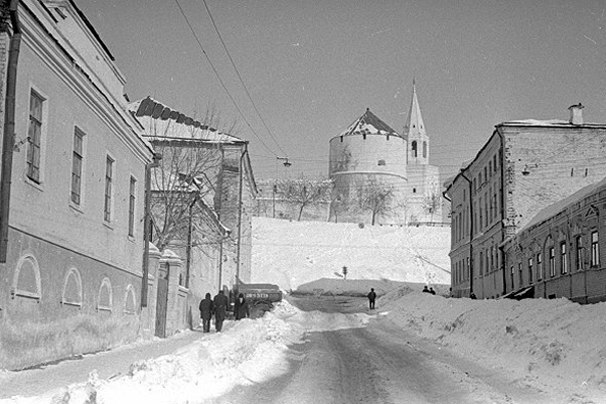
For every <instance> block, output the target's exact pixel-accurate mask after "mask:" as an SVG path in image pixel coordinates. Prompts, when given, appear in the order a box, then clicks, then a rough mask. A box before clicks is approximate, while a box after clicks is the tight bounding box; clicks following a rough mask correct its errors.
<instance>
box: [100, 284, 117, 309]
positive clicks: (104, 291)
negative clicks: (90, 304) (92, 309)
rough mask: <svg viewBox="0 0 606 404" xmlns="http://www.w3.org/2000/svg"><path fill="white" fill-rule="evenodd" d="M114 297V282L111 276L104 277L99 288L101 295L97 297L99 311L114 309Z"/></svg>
mask: <svg viewBox="0 0 606 404" xmlns="http://www.w3.org/2000/svg"><path fill="white" fill-rule="evenodd" d="M112 305H113V298H112V284H111V282H110V281H109V278H104V279H103V281H102V282H101V287H100V288H99V295H98V297H97V310H99V311H112Z"/></svg>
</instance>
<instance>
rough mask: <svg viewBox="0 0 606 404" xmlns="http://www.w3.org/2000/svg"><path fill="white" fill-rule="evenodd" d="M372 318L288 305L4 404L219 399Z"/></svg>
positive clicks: (276, 372) (278, 371) (281, 371)
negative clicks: (308, 344)
mask: <svg viewBox="0 0 606 404" xmlns="http://www.w3.org/2000/svg"><path fill="white" fill-rule="evenodd" d="M370 318H371V317H370V316H368V315H366V314H363V313H355V314H339V313H331V314H326V313H320V312H317V311H312V312H302V311H300V310H298V309H296V308H294V307H293V306H292V305H290V304H289V303H288V302H286V301H284V302H281V303H280V304H278V306H277V307H276V309H275V310H274V311H272V312H269V313H266V315H265V316H264V317H263V318H260V319H256V320H250V319H244V320H241V321H237V322H233V321H228V322H227V323H226V324H225V326H224V332H222V333H220V334H217V333H211V334H200V339H199V340H197V341H196V342H195V343H193V344H190V345H188V346H186V347H184V348H182V349H180V350H178V351H177V352H175V353H174V354H171V355H166V356H162V357H159V358H156V359H152V360H146V361H141V362H137V363H134V364H133V365H131V369H130V371H129V373H128V374H127V375H125V376H120V377H117V378H114V379H109V380H99V378H98V377H97V375H96V373H95V372H92V373H91V375H90V377H89V381H88V383H86V384H85V385H72V386H68V387H66V388H64V389H61V390H60V391H53V392H49V393H48V394H45V395H43V396H39V397H29V398H26V397H15V398H13V399H9V400H0V403H4V404H9V403H11V404H33V403H36V404H39V403H49V402H52V403H61V404H84V403H93V402H99V403H130V404H134V403H145V404H155V403H158V404H164V403H169V402H170V403H185V402H200V401H201V400H205V399H209V398H215V397H219V396H221V395H222V394H225V393H226V392H228V391H229V390H231V389H232V388H233V387H235V386H237V385H248V384H252V383H261V382H263V381H266V380H269V379H271V378H273V377H277V376H279V375H281V374H284V373H286V372H288V370H289V366H290V364H289V359H288V355H287V351H288V345H290V344H294V343H299V342H303V341H304V340H305V336H306V334H307V333H308V332H313V331H334V330H339V329H343V328H354V327H364V326H365V325H366V324H367V323H368V321H369V320H370Z"/></svg>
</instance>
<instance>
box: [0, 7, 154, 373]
mask: <svg viewBox="0 0 606 404" xmlns="http://www.w3.org/2000/svg"><path fill="white" fill-rule="evenodd" d="M16 13H17V14H16V15H17V16H18V20H19V24H18V26H16V25H15V24H13V26H12V27H11V29H10V30H9V31H8V32H3V33H2V34H1V38H0V39H1V40H0V42H1V43H2V45H3V46H2V50H1V52H2V53H3V55H2V65H1V69H2V72H1V73H2V83H3V87H2V89H3V91H2V97H0V100H1V103H2V104H1V106H2V114H1V115H0V116H1V117H3V118H4V116H5V115H4V111H5V110H6V109H7V107H10V106H12V105H9V103H11V101H10V100H8V99H7V97H5V94H6V91H7V90H6V88H7V80H10V78H7V69H8V59H9V57H7V54H6V50H7V48H8V46H7V45H8V44H9V43H10V42H11V40H12V41H14V40H15V38H17V36H16V34H17V33H18V32H20V33H21V35H22V37H21V47H20V53H19V55H18V68H17V72H18V74H17V75H16V81H15V82H14V83H15V86H16V87H15V102H14V109H15V114H14V124H15V126H14V133H15V146H14V147H13V150H12V156H11V157H12V165H9V167H11V168H12V175H11V177H10V181H11V186H10V200H9V205H8V207H7V208H8V212H9V216H8V223H6V221H4V223H2V224H3V225H8V242H7V245H8V247H7V250H6V261H5V262H3V263H1V264H0V323H1V326H0V329H1V331H0V332H1V333H2V337H3V338H2V340H3V341H12V343H7V344H3V345H2V347H1V348H0V364H2V366H3V367H5V368H20V367H25V366H29V365H31V364H36V363H41V362H45V361H50V360H55V359H58V358H62V357H67V356H70V355H73V354H77V353H85V352H91V351H98V350H102V349H106V348H108V347H109V346H111V345H115V344H119V343H123V342H125V341H129V340H134V339H135V338H137V337H138V334H139V332H140V329H141V324H140V317H139V314H140V307H141V301H140V291H141V284H142V262H143V249H144V243H143V215H144V204H143V201H144V193H145V187H144V180H145V167H146V164H148V163H149V162H151V160H152V155H153V151H152V148H151V146H150V145H149V144H148V143H147V142H145V141H144V140H143V139H142V137H141V133H142V130H141V127H140V126H139V125H138V123H137V122H136V121H135V120H134V118H133V117H132V116H131V115H130V114H129V113H127V112H126V110H125V106H126V99H125V97H124V96H123V87H124V83H125V81H124V78H123V76H122V75H121V73H120V72H119V70H118V69H117V67H116V66H115V64H114V60H113V56H112V55H111V53H110V52H109V50H108V49H107V48H106V47H105V45H104V44H103V43H102V42H101V40H100V39H99V36H98V34H97V33H96V32H95V30H94V28H93V27H92V26H91V25H90V23H89V22H88V21H87V20H86V18H85V17H84V16H83V14H82V12H81V11H80V10H78V9H77V8H76V6H75V4H74V3H73V2H71V1H52V2H51V1H39V0H24V1H20V2H19V6H18V10H17V11H16ZM9 84H10V83H9ZM4 124H5V122H4V119H3V120H2V125H1V126H0V127H2V128H4V127H5V126H4ZM2 136H3V137H6V136H11V133H6V131H5V130H3V133H2ZM5 144H6V143H5ZM7 154H8V153H3V159H6V158H7ZM5 174H6V173H5ZM65 330H73V332H71V333H69V335H67V336H66V333H65Z"/></svg>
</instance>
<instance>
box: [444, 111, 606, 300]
mask: <svg viewBox="0 0 606 404" xmlns="http://www.w3.org/2000/svg"><path fill="white" fill-rule="evenodd" d="M582 108H583V106H582V105H581V104H579V105H573V106H571V107H570V108H569V110H570V119H569V120H568V121H563V120H549V121H542V120H534V119H529V120H520V121H509V122H503V123H500V124H498V125H496V127H495V130H494V132H493V134H492V136H491V137H490V138H489V139H488V141H487V142H486V144H485V145H484V146H483V147H482V148H481V149H480V151H479V152H478V153H477V154H476V156H475V158H474V159H473V161H471V162H470V163H469V164H467V165H466V166H465V167H464V168H463V169H461V171H460V172H459V174H458V175H457V176H456V177H454V179H452V181H450V182H449V183H447V184H445V185H446V188H447V189H446V191H445V193H444V194H445V196H446V197H447V198H448V199H450V200H451V215H452V241H451V245H452V247H451V251H450V257H451V268H452V279H451V281H452V290H453V294H454V295H455V296H469V295H470V294H471V293H474V294H475V295H476V296H477V297H478V298H494V297H499V296H502V295H503V294H506V293H509V292H511V291H512V289H511V288H512V285H511V283H510V282H508V281H507V279H508V274H507V273H506V270H505V267H504V251H503V247H504V245H505V244H504V243H505V241H507V240H508V239H510V238H512V237H514V236H515V235H516V234H517V233H518V232H519V230H520V229H522V228H523V227H524V226H526V225H527V224H528V222H529V221H530V219H531V218H532V217H533V216H534V215H535V214H536V213H537V212H539V211H540V210H541V209H543V208H544V207H546V206H548V205H550V204H552V203H555V202H557V201H559V200H561V199H563V198H566V197H567V196H569V195H571V194H573V193H574V192H576V191H578V190H579V189H580V188H582V187H584V186H586V185H589V184H592V183H595V182H597V181H599V180H601V179H602V178H603V177H604V176H605V175H606V165H605V164H606V124H591V123H584V122H583V116H582ZM507 270H509V268H508V269H507ZM514 286H515V285H514Z"/></svg>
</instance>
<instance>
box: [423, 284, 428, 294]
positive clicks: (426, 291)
mask: <svg viewBox="0 0 606 404" xmlns="http://www.w3.org/2000/svg"><path fill="white" fill-rule="evenodd" d="M423 293H429V289H427V285H425V286H423Z"/></svg>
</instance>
